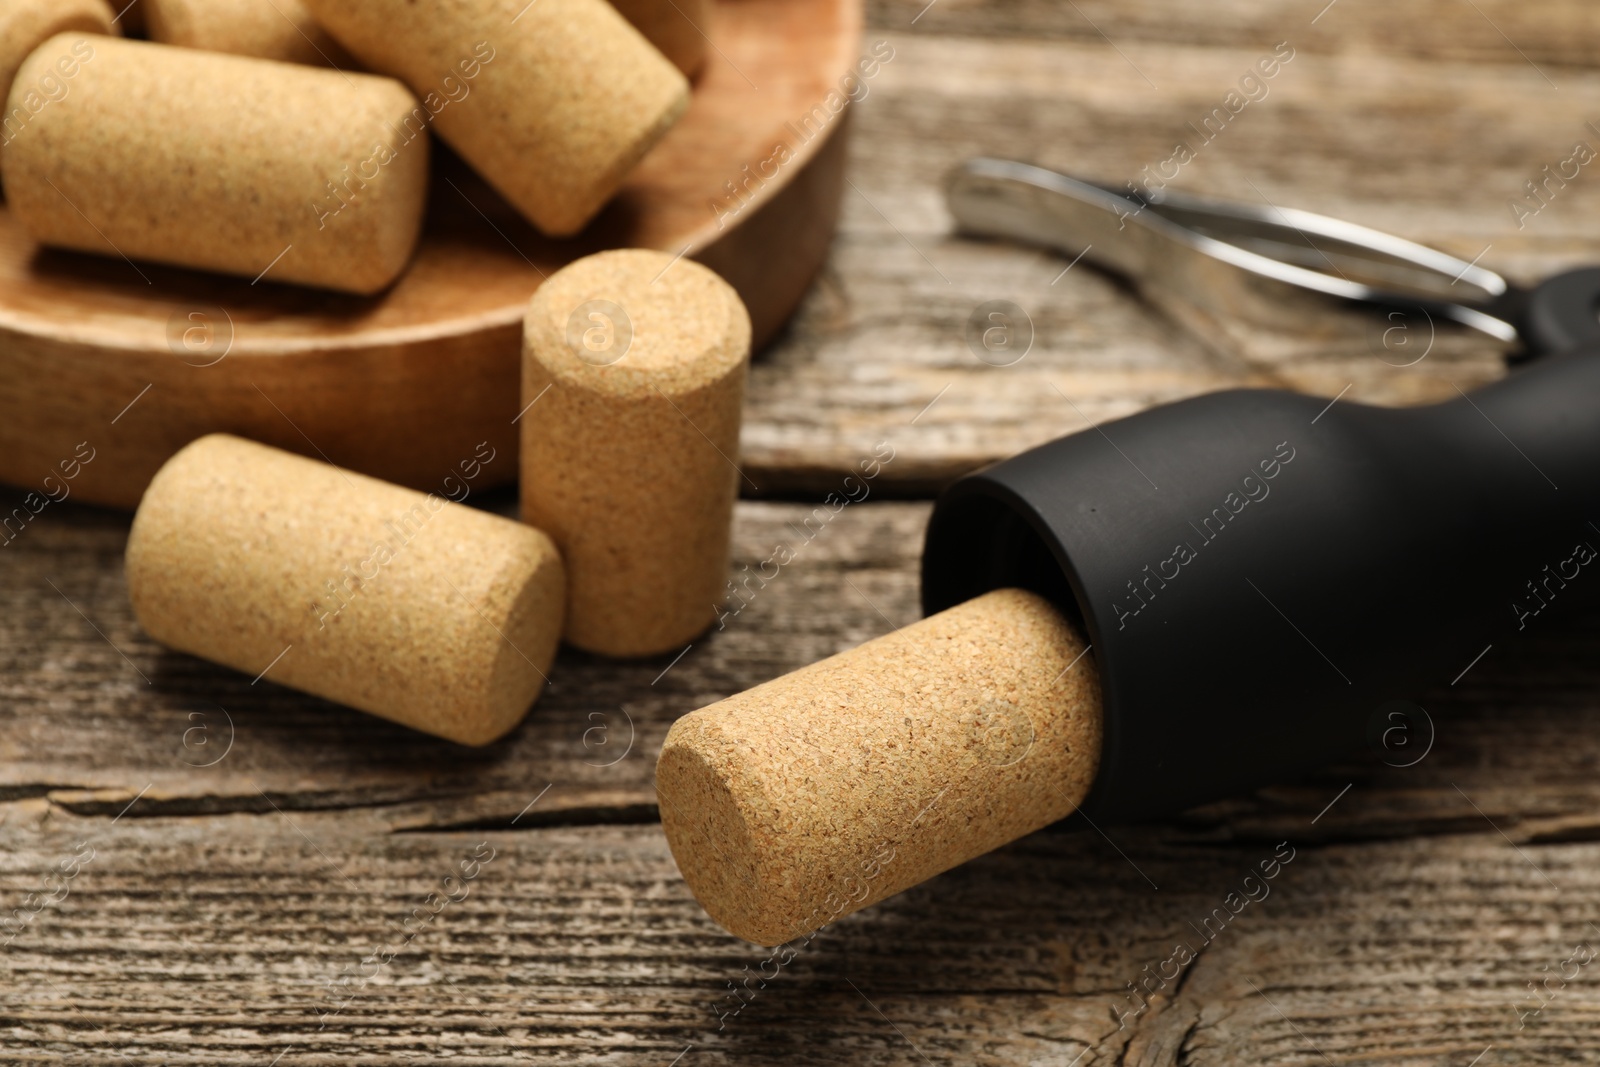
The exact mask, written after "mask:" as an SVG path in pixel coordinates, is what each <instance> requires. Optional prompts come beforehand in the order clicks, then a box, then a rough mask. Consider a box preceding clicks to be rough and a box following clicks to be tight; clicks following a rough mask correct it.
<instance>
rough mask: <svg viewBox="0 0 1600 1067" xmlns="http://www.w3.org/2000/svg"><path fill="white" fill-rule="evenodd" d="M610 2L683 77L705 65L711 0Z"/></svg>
mask: <svg viewBox="0 0 1600 1067" xmlns="http://www.w3.org/2000/svg"><path fill="white" fill-rule="evenodd" d="M611 6H612V7H615V8H616V9H617V10H618V11H620V12H622V17H623V18H625V19H627V20H628V21H629V22H631V23H632V24H633V28H634V29H636V30H638V31H639V32H640V33H642V34H644V37H645V40H647V41H649V42H650V43H651V44H653V45H655V46H656V48H657V49H658V50H659V51H660V52H661V54H662V55H664V56H666V57H667V58H668V59H670V60H671V61H672V65H673V66H675V67H677V68H678V69H679V70H681V71H683V73H684V76H685V77H688V78H692V77H694V76H695V75H696V74H698V73H699V71H700V68H701V67H703V66H705V62H706V47H707V44H708V43H709V42H710V40H711V36H710V34H711V30H710V22H711V0H611Z"/></svg>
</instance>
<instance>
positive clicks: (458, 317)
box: [0, 0, 861, 507]
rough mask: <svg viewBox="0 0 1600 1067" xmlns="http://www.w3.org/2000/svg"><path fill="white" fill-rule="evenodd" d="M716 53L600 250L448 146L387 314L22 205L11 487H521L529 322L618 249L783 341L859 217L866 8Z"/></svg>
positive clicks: (6, 394) (791, 22) (742, 3)
mask: <svg viewBox="0 0 1600 1067" xmlns="http://www.w3.org/2000/svg"><path fill="white" fill-rule="evenodd" d="M709 36H710V39H711V42H712V44H713V46H714V47H713V50H712V52H711V55H710V60H709V62H708V63H707V65H706V69H705V71H704V72H703V73H702V74H701V76H700V78H699V80H698V81H697V83H696V85H695V90H694V98H693V101H692V103H691V104H690V107H689V110H688V113H687V114H686V115H685V117H684V118H683V120H682V121H681V122H680V123H679V124H678V125H677V126H676V127H674V128H673V130H672V131H671V132H670V133H669V134H668V135H667V136H666V138H665V139H663V140H662V142H661V143H660V144H659V145H658V146H657V147H656V149H655V150H654V151H653V152H652V153H651V154H650V155H649V156H647V157H646V158H645V160H644V162H643V163H642V164H641V165H640V166H639V168H638V170H637V171H636V172H635V173H634V174H633V176H632V177H631V178H630V180H629V181H628V183H627V185H626V186H625V187H624V188H623V190H622V192H621V194H620V195H619V196H618V197H617V199H616V200H615V201H614V202H613V203H612V204H611V205H610V206H609V207H608V208H607V209H606V210H605V212H603V213H602V214H601V216H600V217H599V218H598V219H597V220H596V221H595V223H594V224H593V225H592V226H590V227H589V229H588V230H586V231H585V232H584V233H583V234H582V235H580V236H579V237H577V238H574V239H571V240H565V241H555V240H550V239H548V238H544V237H541V236H540V235H539V234H538V233H536V232H535V231H534V230H533V229H532V228H531V227H530V226H528V225H527V224H526V223H524V222H523V221H522V220H521V219H520V217H519V216H518V215H517V214H516V212H515V211H513V210H512V209H511V208H510V207H509V206H508V205H507V204H506V203H505V202H504V201H503V200H501V199H500V198H499V197H498V196H497V195H496V194H495V193H493V192H492V191H491V190H490V189H489V187H488V186H487V185H485V184H484V183H483V181H482V180H481V179H479V178H478V177H477V176H476V175H475V174H474V173H472V172H471V171H470V170H469V169H468V168H467V167H466V166H464V165H463V164H462V163H461V162H460V160H459V159H457V158H456V157H454V156H453V155H451V154H450V153H448V152H445V151H442V150H441V151H440V152H439V153H438V156H439V157H440V158H439V161H438V163H437V165H436V166H435V169H434V183H435V184H434V189H433V192H432V195H431V197H430V204H429V213H428V219H427V223H426V226H425V228H424V234H423V237H422V241H421V244H420V247H419V249H418V251H417V256H416V259H415V261H414V262H413V263H412V264H411V267H410V268H409V270H407V272H406V273H405V275H404V276H403V277H402V278H401V279H400V281H399V282H397V283H396V284H395V286H394V287H393V288H392V289H391V290H389V291H388V292H386V293H384V294H382V295H380V296H377V297H370V298H361V297H350V296H344V295H340V294H335V293H326V292H321V291H318V290H312V289H302V288H296V287H293V286H287V285H274V284H271V283H269V282H265V281H263V282H261V283H260V284H257V285H252V284H251V283H249V282H247V281H245V280H242V279H234V278H225V277H221V276H218V275H211V274H204V273H200V272H195V271H186V270H178V269H172V268H167V267H159V266H152V265H147V264H143V263H141V264H139V265H138V266H137V267H134V266H132V265H130V264H129V263H127V262H125V261H123V260H120V259H115V258H101V257H97V256H89V255H81V254H77V253H70V252H61V251H56V250H53V249H42V248H40V247H39V246H37V245H36V244H34V243H33V242H32V241H31V240H30V239H29V238H28V237H27V236H26V235H25V234H24V233H22V231H21V230H20V228H19V227H18V226H17V225H16V224H15V222H14V220H13V219H12V218H11V216H10V213H9V212H8V211H6V210H4V209H3V208H0V481H5V482H9V483H11V484H12V485H16V486H19V487H22V488H25V489H34V490H37V491H38V492H40V494H41V495H49V496H51V497H53V498H56V499H60V498H62V492H63V488H64V489H65V491H66V492H68V493H70V495H72V496H73V497H76V498H77V499H80V500H85V501H89V502H92V503H99V504H109V505H113V506H118V507H133V506H135V505H136V504H137V503H138V502H139V497H140V495H141V494H142V493H143V492H144V487H145V486H146V485H147V484H148V483H149V481H150V478H151V477H152V476H153V475H154V474H155V472H156V470H157V468H159V467H160V466H161V464H162V463H163V462H164V461H165V460H166V459H167V457H169V456H171V455H172V454H173V453H174V452H176V451H177V450H178V449H179V448H181V447H182V446H183V445H185V444H187V443H188V442H189V441H192V440H193V439H194V438H196V437H199V436H201V435H202V434H206V433H211V432H214V431H226V432H229V433H236V434H239V435H241V436H244V437H249V438H253V439H255V440H258V441H263V442H266V443H268V444H273V445H277V446H280V447H282V448H287V449H291V450H293V451H296V452H301V453H304V454H306V455H311V456H321V457H323V458H325V459H327V460H329V461H331V462H333V463H337V464H340V465H342V466H346V467H350V468H352V469H355V470H359V471H364V472H366V473H369V474H372V475H375V476H377V477H379V478H384V479H387V480H389V481H393V482H399V483H400V484H402V485H410V486H414V487H416V488H418V489H425V490H426V489H431V490H436V491H437V490H441V487H442V483H443V481H444V479H445V478H446V477H447V476H449V475H450V474H451V473H452V472H456V471H457V470H458V466H459V465H460V464H461V463H462V462H463V461H473V460H474V459H475V457H477V458H481V456H482V455H485V454H488V452H489V450H490V449H492V450H493V455H494V459H493V460H492V461H491V462H489V463H488V464H486V465H485V466H484V467H483V469H482V471H481V473H480V474H479V476H478V477H477V479H476V480H475V481H474V482H473V485H474V487H476V488H486V487H488V486H491V485H498V484H504V483H508V482H511V481H512V480H514V479H515V477H516V467H517V460H516V454H517V449H516V434H517V428H516V426H515V425H514V424H513V421H512V420H513V419H515V418H516V417H517V415H518V412H519V410H520V409H521V407H522V403H521V400H520V399H519V398H520V386H519V380H518V379H519V364H520V360H521V353H520V346H521V335H522V315H523V310H524V308H525V307H526V306H527V303H528V299H529V297H530V296H531V295H532V293H533V291H534V289H536V288H537V287H538V285H539V282H540V281H541V279H542V278H543V277H544V276H545V275H548V274H550V273H551V272H553V271H555V270H556V269H558V268H559V267H561V266H562V265H563V264H565V263H568V262H570V261H572V260H573V259H576V258H578V257H579V256H583V255H587V254H588V253H590V252H593V251H597V250H599V249H603V248H616V247H644V248H659V249H664V250H667V251H671V252H685V251H686V254H687V255H689V256H690V257H692V258H694V259H697V260H699V261H700V262H702V263H705V264H706V265H707V266H710V267H711V268H713V269H714V270H716V271H718V272H719V273H721V274H722V275H723V277H725V278H727V279H728V281H729V282H731V283H732V284H733V285H734V286H735V287H736V288H737V289H738V290H739V293H740V295H741V296H742V297H743V298H744V300H745V303H746V304H747V305H748V306H749V308H750V316H751V319H752V322H753V325H754V328H755V342H756V344H757V345H759V344H761V343H762V342H764V341H765V340H766V339H767V338H769V337H770V336H771V335H772V334H773V333H774V332H775V331H776V330H777V329H778V327H779V326H781V325H782V323H783V321H784V319H786V318H787V317H788V316H789V314H790V313H791V312H792V311H793V310H794V307H795V305H796V304H797V303H798V302H799V300H800V297H801V295H802V294H803V292H804V291H805V288H806V286H807V284H808V283H809V282H810V280H811V278H812V277H813V276H814V275H815V273H816V271H817V270H818V268H819V267H820V266H821V265H822V261H823V259H824V257H825V255H826V254H827V249H828V244H829V241H830V239H831V237H832V234H833V230H834V226H835V224H836V222H837V219H838V211H839V200H840V196H841V191H842V188H843V164H844V142H845V138H844V137H843V136H842V135H841V134H842V132H843V129H842V128H843V127H844V125H845V121H846V116H847V114H848V112H847V111H841V112H837V113H836V112H834V111H832V110H831V109H830V106H829V105H830V102H832V103H835V104H836V103H838V101H839V100H840V94H839V93H838V92H837V90H838V87H839V84H840V80H841V78H843V76H844V75H845V73H846V71H847V70H849V69H850V68H851V67H852V65H853V64H854V63H855V62H856V61H857V58H858V50H859V48H860V38H861V0H722V2H719V3H717V4H715V5H714V9H713V19H712V22H711V25H710V27H709ZM779 145H783V146H785V148H786V153H785V152H779V151H778V146H779ZM785 155H786V156H787V161H783V160H784V157H785ZM746 167H748V170H747V169H746ZM528 417H530V418H533V417H537V415H536V409H534V410H533V411H531V412H530V414H529V416H528ZM480 442H487V445H488V447H487V448H480V447H479V446H480ZM85 443H86V445H87V447H86V448H80V445H81V444H85ZM91 453H92V455H93V459H92V460H91V461H90V462H88V463H81V462H79V461H81V459H82V457H84V456H85V455H89V454H91ZM69 471H70V472H72V473H73V474H74V475H75V476H74V477H73V478H71V479H70V480H68V479H66V478H65V477H64V475H65V473H66V472H69ZM52 475H54V477H50V476H52ZM47 477H50V481H49V483H48V484H47V483H46V482H45V479H46V478H47ZM453 484H454V483H452V485H453ZM41 506H42V505H41Z"/></svg>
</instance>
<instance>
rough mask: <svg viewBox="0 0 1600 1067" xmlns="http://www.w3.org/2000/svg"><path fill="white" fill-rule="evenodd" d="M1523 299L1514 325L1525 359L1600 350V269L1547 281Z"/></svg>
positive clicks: (1579, 270)
mask: <svg viewBox="0 0 1600 1067" xmlns="http://www.w3.org/2000/svg"><path fill="white" fill-rule="evenodd" d="M1523 300H1524V303H1523V306H1522V308H1521V313H1520V316H1519V320H1518V321H1517V322H1516V323H1515V325H1516V327H1517V332H1518V333H1519V334H1520V335H1521V337H1522V343H1523V347H1524V350H1525V352H1526V354H1527V355H1528V356H1529V357H1539V356H1547V355H1555V354H1558V353H1562V352H1573V351H1578V350H1590V351H1597V350H1600V267H1583V268H1580V269H1578V270H1569V271H1567V272H1566V273H1564V274H1557V275H1556V276H1555V277H1553V278H1547V279H1546V280H1545V281H1543V282H1541V283H1539V285H1537V286H1535V287H1534V288H1533V290H1532V291H1531V292H1529V293H1527V294H1526V295H1525V296H1524V297H1523Z"/></svg>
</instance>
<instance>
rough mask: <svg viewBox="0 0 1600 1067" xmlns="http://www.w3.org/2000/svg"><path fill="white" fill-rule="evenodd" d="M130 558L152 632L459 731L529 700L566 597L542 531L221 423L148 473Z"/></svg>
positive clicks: (415, 721)
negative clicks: (225, 429) (220, 428)
mask: <svg viewBox="0 0 1600 1067" xmlns="http://www.w3.org/2000/svg"><path fill="white" fill-rule="evenodd" d="M478 458H479V459H483V457H481V456H480V457H478ZM488 458H489V459H492V458H493V456H492V455H491V456H489V457H488ZM127 572H128V594H129V597H130V598H131V599H132V601H133V610H134V614H135V615H136V616H137V617H138V620H139V624H140V625H141V626H143V627H144V629H145V631H146V632H147V633H149V634H150V636H151V637H153V638H155V639H156V640H157V641H160V642H161V643H162V644H164V645H167V646H169V647H171V648H174V649H177V650H179V651H181V652H188V653H191V654H193V655H196V656H200V657H202V658H204V659H208V660H212V661H214V662H216V663H221V664H223V665H225V666H228V667H232V668H234V669H235V670H239V671H242V672H244V673H245V674H247V675H249V676H251V677H253V678H254V677H264V678H266V679H267V680H268V681H273V682H277V683H279V684H281V685H287V686H292V687H293V688H295V689H300V690H303V691H305V692H307V693H313V694H315V695H317V696H320V697H326V698H327V699H329V700H334V701H338V702H339V703H341V704H348V705H350V706H351V707H353V708H359V709H361V710H362V711H368V712H371V713H372V714H374V715H381V716H382V717H383V718H386V719H393V720H394V721H395V722H399V723H404V724H405V725H407V726H410V727H413V728H414V729H418V730H423V731H426V732H427V733H430V734H437V735H438V736H440V737H445V738H449V739H450V740H452V741H458V742H460V743H462V744H466V745H482V744H487V743H488V742H490V741H493V740H494V739H495V738H497V737H500V736H501V735H502V734H504V733H505V732H506V731H508V730H510V729H511V728H512V727H513V726H515V725H516V724H517V723H518V722H519V721H520V720H521V719H522V717H523V715H524V714H525V713H526V712H527V710H528V708H529V706H530V705H531V704H532V703H533V702H534V700H535V698H536V697H537V696H538V694H539V692H540V690H541V689H542V688H543V687H544V685H545V683H546V675H547V674H548V672H549V669H550V661H551V659H552V657H553V656H554V655H555V650H556V645H557V643H558V642H559V640H560V634H561V613H562V607H563V604H564V601H565V589H564V576H563V572H562V566H561V557H560V555H559V554H558V553H557V552H556V548H555V545H553V544H552V543H551V541H550V539H549V538H548V537H546V536H545V535H544V534H542V533H540V532H539V531H538V530H535V529H533V528H531V527H528V526H524V525H523V524H521V523H517V522H513V521H511V520H509V519H502V518H500V517H498V516H496V515H490V514H488V513H486V512H482V511H478V510H476V509H473V508H468V507H465V506H463V505H461V504H456V503H453V502H451V501H448V500H445V499H443V498H442V497H439V496H437V495H435V494H431V493H428V494H424V493H419V492H416V491H414V490H411V489H402V488H400V487H399V486H395V485H389V484H388V483H386V482H380V481H378V480H377V479H375V478H368V477H366V476H364V475H360V474H355V473H352V472H350V471H345V470H340V469H339V468H337V467H333V466H331V465H329V464H326V463H320V462H317V461H315V460H310V459H306V458H304V457H301V456H296V455H293V454H291V453H288V452H282V451H279V450H278V449H275V448H268V447H267V446H265V445H260V444H256V443H254V442H252V441H245V440H241V439H240V438H237V437H229V436H227V435H225V434H213V435H211V436H209V437H202V438H200V440H198V441H195V442H194V443H192V444H190V445H188V446H187V447H185V448H184V449H183V450H182V451H180V452H179V453H178V454H177V455H175V456H173V457H172V458H171V459H170V460H168V461H167V463H166V465H165V466H163V467H162V468H161V470H160V471H158V472H157V473H156V476H155V479H154V480H153V481H152V482H151V483H150V487H149V488H148V489H146V490H145V494H144V499H143V501H142V502H141V503H140V505H139V511H138V514H137V515H135V516H134V520H133V532H132V533H131V534H130V535H129V538H128V556H127Z"/></svg>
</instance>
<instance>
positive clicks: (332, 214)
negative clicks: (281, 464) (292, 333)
mask: <svg viewBox="0 0 1600 1067" xmlns="http://www.w3.org/2000/svg"><path fill="white" fill-rule="evenodd" d="M61 56H70V57H73V59H74V64H73V66H74V74H73V75H72V76H71V77H70V78H67V79H66V81H65V84H66V92H65V93H63V94H62V95H61V97H60V99H58V100H54V101H52V102H50V103H49V104H48V105H47V106H45V107H43V108H42V109H40V110H39V111H38V112H37V113H35V114H33V115H32V116H31V117H30V118H29V119H28V122H27V125H26V126H25V127H24V128H23V129H22V130H21V131H20V132H18V133H17V135H16V136H14V137H12V138H11V139H10V140H9V141H8V142H7V143H6V144H5V146H4V148H3V151H0V172H3V176H4V180H5V186H6V196H7V199H8V201H9V203H10V206H11V209H12V211H13V212H14V214H15V215H16V217H17V219H18V221H19V222H21V224H22V225H23V227H24V228H25V229H26V230H27V231H28V233H29V234H30V235H31V236H32V237H33V238H35V239H36V240H38V241H41V242H43V243H45V244H50V245H57V246H59V247H62V248H71V249H77V250H79V251H84V252H94V253H98V254H101V255H106V256H113V257H117V258H122V259H126V260H128V261H130V262H132V261H136V260H141V259H143V260H151V261H155V262H159V263H170V264H174V265H177V266H184V267H198V268H202V269H206V270H215V271H221V272H224V273H228V274H237V275H242V276H244V277H246V278H250V279H257V278H260V279H262V280H264V281H268V282H296V283H300V284H303V285H315V286H322V287H326V288H330V289H339V290H344V291H347V292H354V293H362V294H367V293H374V292H377V291H379V290H381V289H383V288H384V287H386V286H387V285H389V284H390V283H391V282H393V281H394V279H395V278H396V277H397V276H398V275H399V274H400V272H401V270H403V269H404V268H405V265H406V263H407V261H408V260H409V259H410V257H411V252H412V250H413V248H414V247H415V245H416V241H417V235H418V233H419V231H420V229H421V225H422V212H423V206H424V202H425V198H426V194H427V182H428V139H427V137H426V136H413V137H412V138H411V139H409V140H408V139H407V133H406V131H405V130H404V129H403V128H402V126H401V123H402V120H404V119H405V118H406V117H407V116H408V115H410V113H411V110H412V108H414V107H415V106H416V100H415V98H413V97H412V95H411V93H410V92H409V91H408V90H407V89H406V87H405V86H403V85H401V84H400V83H399V82H397V81H394V80H393V79H391V78H381V77H375V76H373V75H368V74H348V73H341V72H339V71H333V70H319V69H315V68H312V67H305V66H299V65H294V64H288V63H276V62H272V61H269V60H264V59H250V58H246V57H243V56H228V55H220V54H217V53H212V52H200V51H195V50H192V49H188V48H174V47H171V46H169V45H162V44H151V43H148V42H144V41H124V40H119V39H117V38H112V37H87V36H82V35H72V34H62V35H59V36H56V37H52V38H51V39H50V40H48V41H46V42H45V43H44V44H43V45H41V46H40V47H39V48H38V49H37V50H35V51H34V53H33V54H32V55H31V56H29V57H28V59H27V60H26V61H25V62H24V63H23V65H22V69H21V71H20V72H19V74H18V77H17V81H16V83H15V84H14V85H13V88H12V97H11V106H16V105H19V104H20V103H21V102H22V101H21V97H20V95H19V94H20V93H21V92H22V91H23V88H24V86H27V85H31V84H33V83H35V82H37V81H38V80H39V79H40V78H42V77H44V76H45V75H46V74H47V73H48V72H50V71H53V70H56V69H57V67H56V65H57V61H58V58H59V57H61ZM131 269H137V268H136V267H135V268H131Z"/></svg>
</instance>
